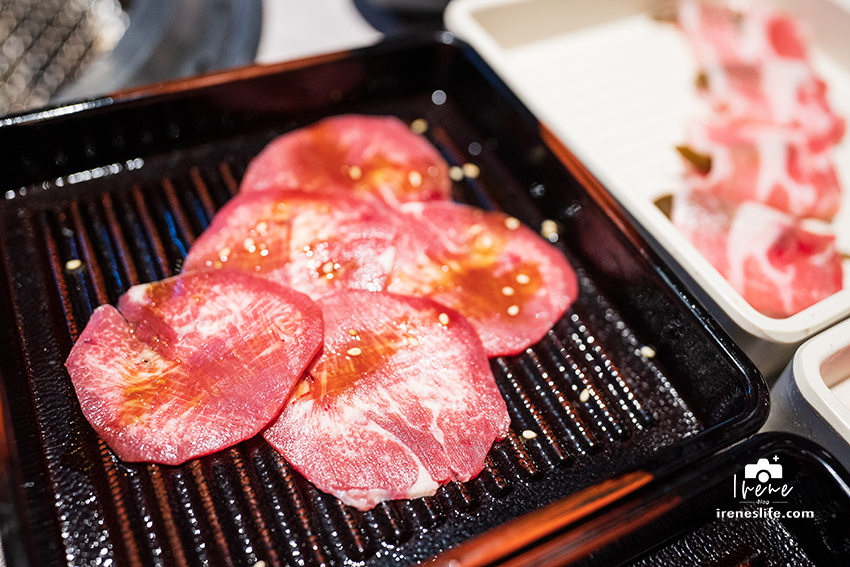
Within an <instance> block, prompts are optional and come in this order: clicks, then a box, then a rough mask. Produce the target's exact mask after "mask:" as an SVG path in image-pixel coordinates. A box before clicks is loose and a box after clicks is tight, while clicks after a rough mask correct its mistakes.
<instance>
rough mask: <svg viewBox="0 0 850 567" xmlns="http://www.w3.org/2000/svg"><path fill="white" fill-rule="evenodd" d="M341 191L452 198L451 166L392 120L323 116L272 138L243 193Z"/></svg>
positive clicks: (392, 200)
mask: <svg viewBox="0 0 850 567" xmlns="http://www.w3.org/2000/svg"><path fill="white" fill-rule="evenodd" d="M281 187H284V188H289V189H301V190H304V191H342V192H346V193H353V194H357V195H359V196H366V195H372V196H375V197H377V198H379V199H381V200H383V201H385V202H387V203H389V204H391V205H397V204H399V203H403V202H406V201H426V200H432V199H448V198H449V195H450V192H451V180H450V179H449V176H448V165H447V164H446V162H445V160H444V159H443V158H442V156H440V154H439V153H438V152H437V150H436V149H435V148H434V146H432V145H431V143H430V142H428V140H427V139H426V138H424V137H422V136H420V135H418V134H414V133H413V132H411V130H410V128H408V126H407V125H406V124H405V123H404V122H402V121H401V120H399V119H398V118H396V117H394V116H364V115H356V114H348V115H341V116H334V117H331V118H325V119H324V120H321V121H319V122H317V123H316V124H314V125H312V126H308V127H305V128H299V129H298V130H295V131H293V132H290V133H288V134H284V135H282V136H279V137H278V138H275V139H274V140H272V142H271V143H270V144H269V145H268V146H266V148H265V149H263V151H262V152H260V154H259V155H258V156H257V157H256V158H254V160H253V161H251V164H250V165H249V166H248V170H247V171H246V172H245V177H244V179H243V180H242V183H241V185H240V191H241V192H242V193H252V192H257V191H266V190H269V189H272V190H277V189H279V188H281Z"/></svg>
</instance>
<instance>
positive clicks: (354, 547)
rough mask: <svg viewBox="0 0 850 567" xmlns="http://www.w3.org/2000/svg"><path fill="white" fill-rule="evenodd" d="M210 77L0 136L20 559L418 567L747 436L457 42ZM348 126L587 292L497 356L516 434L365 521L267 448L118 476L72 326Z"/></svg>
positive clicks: (663, 311)
mask: <svg viewBox="0 0 850 567" xmlns="http://www.w3.org/2000/svg"><path fill="white" fill-rule="evenodd" d="M228 79H229V80H228V81H225V82H220V81H217V80H214V81H212V82H211V83H209V84H206V85H205V84H204V83H203V82H202V83H190V84H189V85H185V86H184V88H179V89H178V88H175V87H168V86H167V87H165V88H164V89H160V90H159V91H158V92H157V93H156V94H154V95H150V94H149V95H146V96H138V97H130V98H129V99H128V100H125V101H124V102H121V103H118V104H114V103H113V102H112V101H108V100H104V101H98V102H95V103H92V104H90V105H89V106H90V108H86V109H78V110H76V111H73V112H67V113H66V112H56V113H53V114H52V115H48V116H46V117H45V116H40V117H29V118H24V119H21V120H18V121H17V122H16V121H15V120H11V121H7V124H6V125H5V126H4V127H2V128H0V145H2V146H3V147H4V148H13V149H12V151H9V152H7V153H4V155H3V156H0V160H2V162H0V166H2V167H4V171H7V172H8V175H7V176H6V181H5V182H4V185H3V187H2V191H3V195H0V201H2V203H0V229H2V230H1V231H0V252H2V259H3V262H2V266H0V270H2V271H0V275H2V276H3V280H4V281H3V282H0V283H2V285H4V289H5V290H6V291H4V292H3V294H2V296H0V297H2V303H0V308H1V309H2V311H0V315H2V320H0V339H3V340H4V342H6V343H7V344H11V345H13V349H12V350H13V351H14V352H12V354H11V356H9V357H3V358H2V359H0V376H2V379H3V386H4V389H3V393H4V402H5V407H4V410H5V414H6V415H5V418H6V423H7V426H8V427H9V430H8V434H7V437H8V439H9V442H10V447H11V450H12V462H11V472H12V475H13V480H14V483H15V487H16V490H17V496H18V502H17V504H18V513H19V518H20V522H21V523H20V535H21V538H22V540H21V541H23V548H24V550H25V551H24V552H25V553H26V555H27V557H26V559H27V560H28V561H29V562H30V563H31V564H33V565H53V564H58V563H67V564H75V565H110V564H117V565H254V564H255V563H256V562H257V561H261V560H262V561H265V562H266V563H267V564H268V565H293V566H294V565H378V564H382V565H390V564H393V565H395V564H413V563H415V562H417V561H420V560H423V559H425V558H427V557H429V556H431V555H433V554H435V553H438V552H440V551H442V550H444V549H446V548H448V547H450V546H452V545H455V544H457V543H459V542H462V541H464V540H466V539H467V538H469V537H470V536H472V535H474V534H477V533H480V532H482V531H484V530H486V529H487V528H489V527H492V526H495V525H497V524H500V523H502V522H504V521H506V520H509V519H511V518H514V517H516V516H518V515H520V514H522V513H524V512H527V511H531V510H534V509H537V508H539V507H541V506H544V505H546V504H548V503H550V502H552V501H554V500H556V499H558V498H561V497H563V496H566V495H568V494H572V493H574V492H575V491H577V490H579V489H581V488H584V487H587V486H591V485H593V484H595V483H598V482H600V481H601V480H603V479H606V478H610V477H612V476H614V475H617V474H620V473H623V472H625V471H628V470H634V469H638V468H643V469H645V470H649V471H651V472H653V473H656V472H663V471H665V470H669V469H670V468H675V467H677V466H678V465H679V464H680V463H682V462H684V460H689V459H694V458H696V457H699V456H704V455H707V454H710V453H712V452H714V451H716V450H717V449H720V448H722V447H724V446H726V445H728V444H730V443H732V442H734V441H735V440H737V439H740V438H741V437H743V436H745V435H746V434H747V433H749V432H753V431H755V430H756V429H757V428H758V426H759V425H760V423H761V422H762V421H763V420H764V418H765V417H766V404H767V402H766V399H767V394H766V388H765V386H764V383H763V381H762V379H761V377H760V376H759V375H758V373H757V371H756V370H755V369H754V367H753V366H752V365H751V364H750V363H749V362H748V361H746V360H745V359H744V358H743V357H742V355H741V354H740V352H739V351H738V350H737V349H736V348H735V347H734V346H733V345H730V343H729V342H728V339H726V338H725V336H723V335H722V333H721V332H720V331H718V330H717V329H718V327H717V326H716V325H715V324H714V322H713V321H711V320H710V319H708V318H707V316H706V315H705V313H704V312H703V311H702V310H701V309H700V308H699V307H698V306H696V305H694V304H692V300H691V299H690V298H689V297H688V296H687V295H685V293H684V292H683V291H681V289H680V287H679V284H678V283H677V282H676V281H675V279H673V278H672V277H671V276H670V274H669V273H668V272H667V271H666V269H665V268H664V267H663V266H661V265H660V264H659V263H658V260H657V259H655V257H654V256H653V255H652V254H651V253H650V252H649V251H648V250H646V248H645V246H644V245H643V243H642V242H641V241H639V240H637V239H636V237H635V236H634V235H633V233H632V232H631V231H630V229H629V228H628V225H627V224H626V223H625V221H624V219H623V217H622V215H621V214H620V213H619V212H618V211H617V209H616V208H615V207H613V206H612V205H611V203H610V202H609V201H607V200H606V197H604V195H601V194H599V193H598V192H597V191H596V190H595V189H594V188H592V187H584V186H582V185H581V184H580V183H579V182H578V181H576V179H575V178H574V177H572V175H571V174H570V173H569V172H568V171H567V170H566V169H565V168H564V166H563V165H562V164H561V163H560V162H559V161H558V160H557V159H556V158H555V156H554V155H553V153H552V151H551V149H550V148H548V147H547V146H546V145H545V144H544V143H543V141H542V139H541V138H540V135H539V133H538V131H537V124H536V122H535V121H534V119H533V117H531V116H530V115H529V114H528V113H527V111H526V110H525V109H524V108H523V107H522V106H521V105H519V103H518V102H517V101H516V100H515V99H514V98H513V96H512V95H511V94H510V92H509V91H507V89H506V88H505V87H504V85H503V84H501V83H500V82H498V81H497V80H496V79H495V78H494V76H493V75H492V72H491V71H489V70H488V69H487V68H486V67H485V66H484V65H483V63H482V62H481V60H480V59H478V58H477V56H475V54H474V53H471V52H470V51H469V50H468V49H466V48H465V47H464V46H462V45H458V44H454V43H451V42H448V43H446V42H445V41H437V42H432V41H428V42H423V43H413V44H408V43H403V44H402V43H398V44H385V45H381V46H378V47H375V48H370V49H367V50H363V51H360V52H355V53H353V54H349V55H347V56H344V57H336V56H332V57H327V58H325V59H324V60H321V61H318V62H314V64H312V65H310V66H301V65H300V64H296V65H295V66H289V67H282V68H280V69H259V70H252V71H247V72H246V71H240V72H236V73H234V74H231V75H229V76H228ZM437 89H440V90H443V91H444V92H445V93H446V94H447V102H446V103H445V104H436V103H434V102H432V100H439V97H433V99H432V93H433V92H434V91H435V90H437ZM351 111H358V112H370V113H381V114H395V115H398V116H400V117H401V118H403V119H405V120H408V121H412V120H414V119H418V118H424V119H425V120H427V122H428V124H429V128H428V131H427V132H426V135H428V136H429V137H430V138H431V140H432V142H433V143H434V144H435V145H436V146H437V147H438V148H439V149H440V151H441V152H442V153H443V155H444V156H445V157H446V159H447V160H448V161H449V162H450V163H451V164H452V165H463V164H465V163H467V162H473V163H475V164H476V165H477V166H478V168H479V170H480V175H478V176H475V177H467V178H465V179H464V180H463V181H462V182H458V183H456V184H455V188H454V189H455V193H456V197H457V198H458V199H459V200H461V201H464V202H470V203H473V204H477V205H479V206H483V207H485V208H499V209H502V210H505V211H506V212H508V213H510V214H512V215H514V216H516V217H518V218H520V219H521V220H522V221H524V222H526V223H528V224H529V225H530V226H532V227H535V228H539V227H540V226H541V223H542V221H543V220H545V219H552V220H555V221H556V222H557V223H558V225H559V229H560V231H559V234H560V239H559V241H558V242H557V245H558V246H560V247H561V249H562V250H563V251H564V253H565V254H567V256H568V257H569V259H570V261H571V262H572V263H573V265H574V266H575V267H576V269H577V272H578V274H579V279H580V286H581V294H580V298H579V300H578V301H577V302H576V304H575V305H574V306H573V308H572V309H571V310H570V311H569V312H568V313H567V315H566V316H565V317H564V318H563V319H562V320H561V321H560V322H559V323H558V324H556V325H555V327H554V328H553V329H552V330H551V331H550V332H549V334H548V335H547V336H546V337H545V338H544V339H543V340H542V341H541V342H540V343H538V344H537V345H535V346H534V347H532V348H530V349H528V350H527V351H526V352H525V353H523V354H521V355H519V356H516V357H503V358H497V359H494V360H492V362H491V367H492V369H493V372H494V375H495V377H496V381H497V383H498V385H499V388H500V389H501V391H502V393H503V395H504V397H505V400H506V402H507V404H508V408H509V412H510V415H511V418H512V427H511V433H510V435H509V436H508V438H507V439H505V440H504V441H502V442H500V443H497V444H496V445H495V446H494V448H493V449H492V451H491V452H490V455H489V456H488V459H487V466H486V468H485V470H484V471H483V472H482V473H481V475H479V477H477V478H476V479H473V480H472V481H470V482H468V483H464V484H459V483H450V484H449V485H447V486H445V487H443V488H442V489H440V490H439V491H438V493H437V494H436V495H435V496H433V497H429V498H423V499H419V500H413V501H398V502H390V503H384V504H381V505H379V506H378V507H376V508H375V509H374V510H372V511H369V512H366V513H363V512H359V511H357V510H354V509H351V508H348V507H346V506H343V505H342V504H341V503H340V502H339V501H337V500H336V499H335V498H333V497H331V496H328V495H326V494H323V493H321V492H319V491H317V490H316V489H315V487H313V486H312V485H311V484H310V483H308V482H307V481H306V480H304V479H303V478H302V477H301V476H300V475H298V474H297V473H296V472H294V471H293V470H292V469H291V468H290V467H289V465H288V464H287V463H286V462H285V461H284V460H283V459H282V458H281V456H280V455H278V454H277V453H276V452H275V451H274V450H273V449H271V448H270V447H269V446H268V445H267V444H265V442H264V441H262V439H261V438H255V439H252V440H249V441H247V442H245V443H241V444H239V445H237V446H235V447H233V448H231V449H229V450H226V451H222V452H220V453H217V454H215V455H212V456H209V457H205V458H202V459H198V460H194V461H191V462H189V463H187V464H185V465H182V466H179V467H168V466H161V465H154V464H148V465H146V464H135V463H124V462H121V461H120V460H118V459H117V458H116V457H115V456H114V455H113V454H112V452H111V451H110V450H109V449H108V447H107V446H106V445H105V444H104V443H103V441H102V440H100V439H99V438H98V437H97V435H96V434H95V433H94V432H93V430H92V429H91V428H90V426H89V425H88V424H87V422H86V421H85V419H84V418H83V417H82V414H81V412H80V408H79V405H78V402H77V400H76V397H75V395H74V392H73V387H72V386H71V384H70V380H69V378H68V376H67V372H66V371H65V369H64V366H63V363H64V360H65V358H66V357H67V354H68V352H69V351H70V348H71V346H72V344H73V342H74V340H75V339H76V338H77V336H78V335H79V333H80V332H81V330H82V328H83V327H84V325H85V323H86V321H87V320H88V318H89V316H90V314H91V312H92V310H93V309H94V308H95V307H96V306H97V305H99V304H101V303H106V302H110V303H115V302H116V300H117V298H118V296H119V295H120V294H121V293H122V292H124V291H125V290H126V289H127V288H128V287H130V286H131V285H134V284H137V283H141V282H147V281H152V280H155V279H160V278H163V277H168V276H170V275H172V274H175V273H177V272H178V271H179V269H180V265H181V261H182V258H183V257H184V255H185V253H186V250H187V249H188V248H189V247H190V246H191V244H192V241H193V240H194V238H196V237H197V235H198V234H200V232H201V231H202V230H203V229H204V228H205V227H206V226H207V224H208V223H209V221H210V219H211V218H212V215H213V214H214V213H215V211H216V210H217V209H218V208H219V207H221V205H222V204H223V203H225V202H226V201H227V200H228V199H229V198H230V197H231V196H233V195H234V194H235V192H236V191H237V188H238V181H239V179H240V178H241V176H242V174H243V173H244V170H245V167H246V166H247V163H248V162H249V160H250V159H251V157H253V156H254V155H255V154H256V153H257V151H259V149H261V148H262V147H263V145H264V144H265V143H266V142H267V141H268V140H269V139H271V138H272V137H273V136H274V135H276V134H278V133H281V132H284V131H286V130H289V129H291V128H293V127H296V126H299V125H303V124H306V123H309V122H311V121H312V120H314V119H316V118H318V117H320V116H322V115H325V114H332V113H340V112H351ZM45 118H46V119H45ZM473 143H474V145H472V144H473ZM3 196H4V197H5V198H2V197H3ZM642 347H651V348H648V349H646V348H645V349H643V350H642ZM19 559H20V558H19Z"/></svg>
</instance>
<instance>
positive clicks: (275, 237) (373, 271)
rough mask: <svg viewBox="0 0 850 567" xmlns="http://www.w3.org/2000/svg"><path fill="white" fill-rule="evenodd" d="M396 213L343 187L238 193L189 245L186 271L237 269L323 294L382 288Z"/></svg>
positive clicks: (389, 264)
mask: <svg viewBox="0 0 850 567" xmlns="http://www.w3.org/2000/svg"><path fill="white" fill-rule="evenodd" d="M395 216H396V214H395V211H394V210H392V209H390V208H389V207H387V206H386V205H384V204H383V203H380V202H377V201H367V200H364V199H358V198H356V197H354V196H350V195H341V194H338V193H318V192H316V193H308V192H304V191H289V190H282V191H272V190H268V191H264V192H261V193H255V194H240V195H237V196H236V197H235V198H234V199H233V200H232V201H231V202H229V203H228V204H227V205H225V206H224V207H223V208H222V210H221V211H219V213H218V214H217V215H216V216H215V217H214V218H213V221H212V223H210V226H209V227H208V228H207V230H205V231H204V232H203V233H202V234H201V236H200V237H199V238H198V239H197V240H196V241H195V243H194V244H193V245H192V248H191V249H190V250H189V254H188V255H187V256H186V260H185V262H184V264H183V271H184V272H190V271H192V270H199V269H208V268H221V267H226V268H234V269H239V270H243V271H246V272H249V273H251V274H256V275H259V276H262V277H265V278H268V279H270V280H273V281H275V282H278V283H281V284H283V285H286V286H290V287H292V288H293V289H296V290H298V291H301V292H303V293H306V294H308V295H310V296H311V297H318V296H321V295H323V294H326V293H332V292H335V291H338V290H339V289H341V288H342V289H348V288H351V289H365V290H368V291H379V290H382V289H384V287H385V286H386V281H387V276H388V274H389V271H390V269H391V268H392V264H393V260H394V257H395V244H394V239H395V235H396V231H397V224H396V223H395V221H394V220H393V219H394V218H395Z"/></svg>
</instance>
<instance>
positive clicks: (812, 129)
mask: <svg viewBox="0 0 850 567" xmlns="http://www.w3.org/2000/svg"><path fill="white" fill-rule="evenodd" d="M679 23H680V25H681V27H682V29H683V30H684V31H685V33H686V34H687V35H688V39H689V40H690V41H691V44H692V45H693V47H694V51H695V53H696V56H697V60H698V63H699V64H700V66H701V67H702V70H703V77H702V80H701V81H700V85H701V87H702V89H703V94H705V95H706V97H707V99H708V100H709V102H710V103H711V104H712V106H713V107H714V109H715V110H716V111H718V112H720V113H722V114H724V115H726V117H727V119H729V120H732V121H737V122H754V121H755V122H763V123H771V124H778V125H782V126H793V127H796V128H800V129H801V130H803V131H804V132H805V133H806V135H807V140H808V143H809V145H810V147H811V148H812V150H813V151H822V150H824V149H826V148H828V147H829V146H831V145H834V144H836V143H837V142H838V141H840V140H841V138H842V137H843V135H844V130H845V121H844V119H843V118H841V117H839V116H838V115H836V114H835V113H834V112H833V111H832V109H831V107H830V105H829V102H828V99H827V86H826V83H824V81H822V80H821V79H820V78H818V77H817V74H816V73H815V71H814V69H813V68H812V66H811V64H810V61H809V55H808V51H809V50H808V45H807V40H806V34H805V33H804V30H803V29H802V27H801V25H800V23H799V22H797V21H796V20H794V19H793V18H791V17H789V16H787V15H785V14H782V13H779V12H776V11H773V10H771V9H769V8H767V7H765V6H761V5H756V6H754V7H753V9H751V10H749V11H746V12H738V11H735V10H732V9H730V8H728V7H725V6H720V5H716V4H713V3H707V2H706V3H702V2H690V1H689V2H682V3H681V4H680V6H679Z"/></svg>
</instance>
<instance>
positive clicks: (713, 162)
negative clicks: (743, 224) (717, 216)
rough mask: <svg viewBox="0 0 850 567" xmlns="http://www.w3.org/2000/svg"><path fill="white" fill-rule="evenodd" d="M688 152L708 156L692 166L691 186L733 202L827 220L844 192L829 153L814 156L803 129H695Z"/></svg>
mask: <svg viewBox="0 0 850 567" xmlns="http://www.w3.org/2000/svg"><path fill="white" fill-rule="evenodd" d="M688 148H689V149H691V150H693V152H695V153H696V154H698V155H701V156H708V157H710V166H709V168H708V171H707V172H705V171H704V165H703V163H698V164H697V166H696V167H694V164H693V163H692V162H688V165H689V166H690V167H688V174H687V182H688V185H689V186H690V187H691V188H692V189H693V190H695V191H700V192H706V193H711V194H712V195H714V196H715V197H717V198H718V199H721V200H725V201H728V202H730V203H743V202H744V201H758V202H760V203H764V204H766V205H769V206H771V207H774V208H776V209H779V210H781V211H785V212H787V213H789V214H791V215H793V216H796V217H800V218H818V219H821V220H825V221H829V220H831V219H832V218H833V217H834V216H835V214H836V213H837V212H838V208H839V206H840V204H841V187H840V185H839V183H838V177H837V176H836V173H835V169H834V167H833V165H832V160H831V159H830V156H829V154H828V153H827V152H812V151H811V150H810V149H809V147H808V145H807V143H806V139H805V135H804V133H803V132H801V131H800V130H799V129H796V128H786V127H779V126H769V125H759V124H746V125H729V124H723V123H721V124H709V125H697V124H692V125H691V127H690V128H689V143H688Z"/></svg>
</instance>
